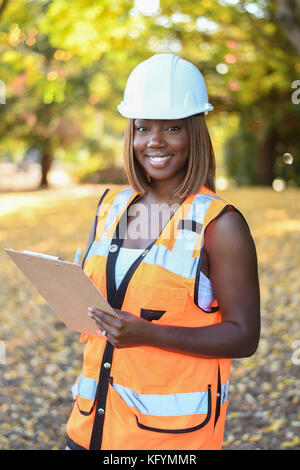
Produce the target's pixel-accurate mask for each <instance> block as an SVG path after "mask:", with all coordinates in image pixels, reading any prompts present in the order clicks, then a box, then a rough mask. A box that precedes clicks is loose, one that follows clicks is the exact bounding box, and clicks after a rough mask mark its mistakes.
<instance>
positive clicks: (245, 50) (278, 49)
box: [0, 0, 300, 179]
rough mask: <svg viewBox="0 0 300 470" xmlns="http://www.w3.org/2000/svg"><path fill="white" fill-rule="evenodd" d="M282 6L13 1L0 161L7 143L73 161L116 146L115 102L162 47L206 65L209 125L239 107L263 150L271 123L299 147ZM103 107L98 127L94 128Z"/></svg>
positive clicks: (295, 61) (295, 74) (5, 38)
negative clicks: (150, 9) (61, 153)
mask: <svg viewBox="0 0 300 470" xmlns="http://www.w3.org/2000/svg"><path fill="white" fill-rule="evenodd" d="M70 5H71V6H70ZM276 11H277V10H276V5H275V2H273V1H270V2H261V1H252V2H250V3H249V2H244V1H239V2H232V1H230V2H229V1H227V0H218V1H217V2H216V1H214V0H203V1H201V2H196V3H195V2H191V1H188V0H178V1H177V2H175V3H174V2H173V1H171V0H161V2H160V10H158V11H157V12H155V13H153V14H152V15H150V14H149V15H143V14H142V13H141V12H139V11H138V9H137V8H136V7H135V5H134V0H119V1H118V2H111V1H109V0H101V1H96V0H93V1H87V0H76V1H74V2H72V3H70V2H69V1H68V0H52V1H37V0H17V1H9V2H7V4H6V8H5V9H4V10H3V12H2V16H1V17H0V20H1V33H0V58H1V66H0V79H1V80H3V81H4V82H5V84H6V94H7V96H6V98H7V99H6V101H7V104H6V105H5V106H0V115H1V116H0V135H1V142H0V158H1V157H2V155H3V154H4V153H5V151H6V148H7V143H8V141H10V142H12V141H14V142H16V145H17V142H19V141H20V142H22V143H23V145H24V146H25V147H27V148H30V147H32V146H34V147H38V148H40V149H41V151H43V149H47V150H49V151H50V152H51V153H52V154H55V150H57V149H70V150H71V151H73V154H74V158H75V154H76V152H77V151H78V150H79V149H80V147H81V146H82V147H83V148H85V147H87V146H90V143H91V142H93V145H92V150H91V154H95V152H97V145H96V143H97V142H99V146H98V151H99V153H100V151H101V145H102V144H101V140H102V136H103V135H108V136H109V137H110V138H111V139H112V140H114V141H115V145H116V146H118V145H119V141H120V138H121V137H122V134H123V130H124V126H125V122H124V119H123V118H122V117H120V115H119V114H118V112H117V109H116V107H117V105H118V103H119V102H120V101H121V99H122V94H123V90H124V86H125V83H126V79H127V77H128V74H129V73H130V71H131V70H132V69H133V67H134V66H135V65H137V64H138V63H139V62H140V61H141V60H143V59H146V58H148V57H149V56H151V55H152V54H155V53H159V52H173V53H176V54H179V55H181V56H182V57H185V58H186V59H188V60H190V61H192V62H193V63H194V64H195V65H196V66H198V67H199V69H200V70H201V71H202V73H203V75H204V77H205V79H206V82H207V85H208V91H209V96H210V101H211V102H212V103H213V104H214V107H215V111H214V113H212V115H211V116H210V117H209V119H210V124H211V126H220V125H221V124H220V119H219V114H220V112H226V113H232V112H234V113H238V114H239V115H240V119H241V120H242V122H243V126H244V127H245V129H246V130H247V133H246V134H247V135H248V134H252V135H254V136H255V138H256V143H257V146H258V147H259V146H261V145H263V142H264V139H265V138H266V133H267V132H266V131H267V130H268V129H270V128H273V129H275V130H276V133H277V135H278V136H280V140H279V142H281V143H283V144H286V146H287V145H288V143H289V142H290V140H291V133H293V135H294V137H293V139H294V140H295V142H294V143H293V145H294V146H295V148H296V149H298V148H299V133H298V132H296V135H295V131H294V129H295V127H297V126H296V124H295V123H297V121H299V116H298V115H297V106H298V107H299V105H295V104H293V103H292V101H291V95H292V91H293V90H292V89H291V84H292V82H293V81H294V80H297V79H299V73H300V60H299V57H298V56H297V51H296V50H295V49H294V48H293V46H292V45H291V43H290V40H289V39H288V37H287V35H286V33H285V31H284V30H283V29H282V27H281V26H279V25H278V23H277V20H276ZM99 113H100V114H101V115H102V119H103V125H102V128H101V130H99V129H98V130H97V129H95V124H94V123H95V122H97V119H98V116H99ZM83 115H84V117H83ZM287 123H288V127H289V129H286V126H287ZM282 129H284V131H282ZM18 145H19V144H18ZM243 145H244V144H243ZM244 146H246V147H247V145H246V144H245V145H244ZM16 149H17V147H16ZM296 152H299V150H296ZM107 155H108V158H111V157H109V154H107ZM243 155H245V158H247V157H246V155H247V152H245V151H243ZM256 155H257V153H256ZM242 158H244V157H242ZM298 158H299V156H298V155H295V158H294V161H295V162H296V161H298ZM275 159H276V155H274V158H273V160H274V165H275ZM244 166H245V170H244V173H249V172H250V174H252V170H251V171H250V169H249V168H248V163H247V162H245V165H244ZM232 171H233V170H230V173H231V174H232V175H233V176H234V174H233V173H232ZM239 171H240V170H239ZM242 173H243V171H242ZM239 174H240V173H239ZM237 178H240V176H237ZM251 178H252V176H251ZM251 178H250V179H251ZM293 178H294V177H293Z"/></svg>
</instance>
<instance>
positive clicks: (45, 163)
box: [40, 150, 53, 188]
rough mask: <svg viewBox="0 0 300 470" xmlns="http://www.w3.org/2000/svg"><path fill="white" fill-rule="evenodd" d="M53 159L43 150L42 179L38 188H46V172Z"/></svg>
mask: <svg viewBox="0 0 300 470" xmlns="http://www.w3.org/2000/svg"><path fill="white" fill-rule="evenodd" d="M52 161H53V157H52V155H51V154H50V152H49V151H47V150H44V151H43V154H42V162H41V165H42V177H41V182H40V188H48V172H49V170H50V167H51V164H52Z"/></svg>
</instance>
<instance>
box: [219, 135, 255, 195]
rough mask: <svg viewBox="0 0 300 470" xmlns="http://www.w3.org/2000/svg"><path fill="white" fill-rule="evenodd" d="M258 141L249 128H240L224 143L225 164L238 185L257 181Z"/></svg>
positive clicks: (229, 174) (251, 183)
mask: <svg viewBox="0 0 300 470" xmlns="http://www.w3.org/2000/svg"><path fill="white" fill-rule="evenodd" d="M257 147H258V146H257V141H256V138H255V136H254V135H253V134H252V133H251V132H249V130H248V129H246V128H243V127H240V128H239V130H238V131H237V132H236V133H235V134H234V135H233V136H231V137H230V138H228V139H227V140H226V142H225V145H224V155H225V165H226V169H227V173H228V176H229V178H231V179H234V180H235V182H236V183H237V185H239V186H242V185H254V184H255V183H256V155H257V150H258V149H257Z"/></svg>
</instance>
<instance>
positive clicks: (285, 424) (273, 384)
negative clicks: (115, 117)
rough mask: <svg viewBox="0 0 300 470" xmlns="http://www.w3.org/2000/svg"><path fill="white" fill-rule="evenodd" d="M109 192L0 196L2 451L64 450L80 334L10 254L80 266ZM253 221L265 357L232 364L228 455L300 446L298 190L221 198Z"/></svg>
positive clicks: (92, 188) (89, 188)
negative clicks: (40, 255) (79, 254)
mask: <svg viewBox="0 0 300 470" xmlns="http://www.w3.org/2000/svg"><path fill="white" fill-rule="evenodd" d="M100 191H101V187H100V186H98V187H97V186H84V187H79V188H70V189H67V190H49V191H32V192H24V193H7V194H1V195H0V262H1V264H0V266H1V270H0V324H1V329H0V349H1V351H0V362H1V363H0V450H1V449H64V446H65V424H66V421H67V419H68V416H69V413H70V411H71V408H72V405H73V402H72V395H71V390H70V389H71V386H72V385H73V383H74V380H75V378H76V377H77V375H78V373H79V371H80V368H81V359H82V345H81V344H80V343H79V335H78V334H76V333H72V332H70V331H68V330H67V329H66V328H65V327H64V326H63V325H62V323H60V321H59V320H58V319H57V317H56V316H55V315H54V314H52V313H51V312H49V309H48V307H47V306H46V305H45V304H44V302H43V300H42V298H41V297H40V296H39V294H37V293H36V291H35V290H34V288H33V287H32V286H31V284H30V283H29V281H27V280H26V279H25V278H24V277H23V275H22V274H21V273H20V272H19V271H18V270H17V268H15V266H14V265H13V263H12V262H11V261H10V260H9V258H8V257H7V256H6V255H5V254H4V253H3V249H4V248H14V249H17V250H18V249H19V250H22V249H29V250H32V251H42V252H46V253H49V254H53V255H57V256H61V257H62V258H64V259H66V260H69V261H72V260H73V258H74V253H75V251H76V249H77V248H78V247H81V248H82V249H84V248H85V245H86V241H87V237H88V233H89V229H90V225H91V223H92V220H93V217H94V213H95V209H96V205H97V202H98V194H99V193H100ZM220 194H221V195H223V197H224V198H225V199H227V200H229V201H230V202H232V203H233V204H235V205H236V207H237V208H238V209H239V210H240V211H241V212H242V213H243V214H244V216H245V217H246V219H247V221H248V223H249V225H250V228H251V231H252V234H253V237H254V240H255V243H256V247H257V253H258V260H259V274H260V286H261V305H262V311H261V313H262V330H261V340H260V344H259V347H258V350H257V352H256V354H255V355H254V356H252V357H250V358H245V359H238V360H237V359H236V360H233V363H232V377H231V383H230V392H229V397H230V402H229V408H228V415H227V425H226V432H225V436H224V446H223V448H224V449H225V450H226V449H247V450H248V449H250V450H258V449H267V450H274V449H281V450H284V449H293V450H296V449H297V450H299V449H300V326H299V303H300V302H299V300H300V299H299V296H300V294H299V293H300V264H299V261H300V221H299V213H300V198H299V194H300V193H299V191H297V190H288V191H285V192H282V193H276V192H274V191H273V190H271V189H255V188H253V189H252V188H251V189H238V190H232V191H224V192H222V193H220Z"/></svg>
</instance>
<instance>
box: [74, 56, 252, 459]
mask: <svg viewBox="0 0 300 470" xmlns="http://www.w3.org/2000/svg"><path fill="white" fill-rule="evenodd" d="M118 109H119V111H120V112H121V114H122V115H123V116H125V117H127V118H128V124H127V128H126V132H125V142H124V146H125V170H126V174H127V176H128V180H129V183H130V188H126V189H124V188H114V189H106V190H105V191H104V193H103V194H102V196H101V198H100V201H99V205H98V209H97V215H96V218H95V222H94V225H93V227H92V230H91V234H90V240H89V243H88V248H87V252H86V255H85V257H84V260H83V269H84V270H85V272H86V273H87V274H88V276H89V277H90V278H91V279H92V280H93V282H94V283H95V284H96V285H97V287H98V288H99V290H100V291H101V292H102V294H103V295H104V296H105V297H106V298H107V300H108V302H109V303H110V304H111V305H112V307H113V308H114V309H115V312H116V313H117V315H118V316H117V317H113V316H110V315H108V314H105V313H104V312H101V311H99V310H97V309H95V308H91V309H90V312H89V315H90V316H91V317H92V318H93V319H94V320H95V322H96V323H97V325H98V327H99V335H98V337H96V336H93V337H92V336H87V335H82V341H83V342H84V341H86V346H85V351H84V364H83V369H82V372H81V375H80V377H79V378H78V380H77V383H76V385H75V387H74V395H75V397H76V404H75V406H74V408H73V411H72V414H71V416H70V418H69V421H68V424H67V435H68V438H67V445H68V447H69V448H71V449H82V448H83V449H103V450H104V449H109V450H114V449H122V450H123V449H155V450H158V449H165V450H170V449H182V450H185V449H189V450H197V449H199V450H200V449H220V448H221V446H222V440H223V433H224V424H225V414H226V409H227V405H228V388H229V375H230V358H239V357H245V356H250V355H252V354H253V353H254V352H255V350H256V348H257V344H258V339H259V329H260V320H259V287H258V276H257V262H256V253H255V246H254V243H253V240H252V237H251V234H250V232H249V228H248V226H247V224H246V223H245V220H244V218H243V217H242V216H241V214H240V213H239V212H238V211H237V210H236V209H235V208H234V207H232V206H231V205H230V204H228V203H227V202H226V201H224V200H222V199H221V198H220V197H218V196H217V195H216V194H215V187H214V169H215V163H214V153H213V149H212V146H211V141H210V138H209V134H208V131H207V128H206V125H205V121H204V113H207V111H209V110H211V109H212V106H211V105H210V104H209V103H208V97H207V91H206V86H205V82H204V80H203V77H202V75H201V73H200V72H199V71H198V69H197V68H196V67H194V66H193V65H192V64H191V63H189V62H187V61H185V60H183V59H181V58H179V57H177V56H175V55H172V54H158V55H155V56H153V57H151V58H150V59H149V60H147V61H145V62H142V63H141V64H139V65H138V66H137V67H136V68H135V69H134V70H133V72H132V73H131V75H130V77H129V79H128V82H127V85H126V89H125V94H124V101H123V102H122V103H121V104H120V106H119V107H118Z"/></svg>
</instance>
